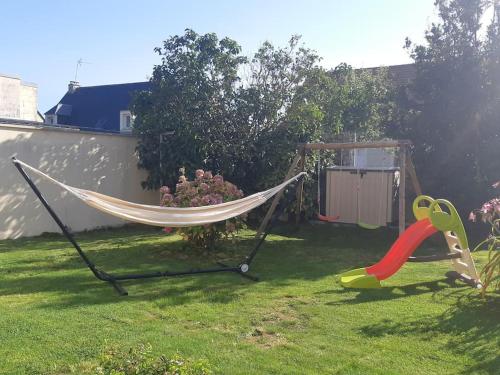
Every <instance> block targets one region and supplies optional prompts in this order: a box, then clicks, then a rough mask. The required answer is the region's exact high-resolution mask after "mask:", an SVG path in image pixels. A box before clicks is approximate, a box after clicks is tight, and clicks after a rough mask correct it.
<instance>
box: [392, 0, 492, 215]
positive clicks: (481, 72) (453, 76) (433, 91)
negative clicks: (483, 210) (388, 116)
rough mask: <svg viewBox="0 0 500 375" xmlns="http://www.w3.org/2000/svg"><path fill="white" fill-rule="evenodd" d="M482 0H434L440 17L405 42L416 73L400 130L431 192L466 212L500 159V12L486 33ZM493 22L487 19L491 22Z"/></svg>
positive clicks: (480, 195) (481, 196)
mask: <svg viewBox="0 0 500 375" xmlns="http://www.w3.org/2000/svg"><path fill="white" fill-rule="evenodd" d="M487 5H489V2H487V1H485V0H452V1H449V0H437V1H436V6H437V7H438V10H439V17H440V21H439V22H438V23H436V24H433V25H432V26H431V27H430V29H429V30H427V32H426V34H425V39H426V42H425V44H423V45H414V44H412V43H411V42H410V41H407V48H408V49H409V50H410V52H411V56H412V58H413V59H414V61H415V66H416V71H417V75H416V79H415V81H414V83H413V84H412V85H410V87H409V90H408V91H407V94H408V95H406V97H405V98H404V100H402V101H401V103H400V105H401V107H400V109H401V110H402V112H403V113H404V117H402V121H401V127H400V128H399V132H397V133H396V134H398V135H400V136H404V137H409V138H410V139H411V140H412V141H413V144H414V147H415V149H414V158H415V160H416V164H417V169H418V172H419V175H420V178H421V181H422V184H423V187H424V189H425V191H426V192H428V193H429V194H433V195H436V196H440V197H448V198H449V199H452V200H454V201H456V202H457V203H458V204H459V206H460V207H461V208H462V210H463V211H468V210H470V209H472V208H473V207H474V206H475V205H476V204H478V202H480V201H481V200H482V199H484V198H485V186H487V185H488V182H490V181H495V180H496V179H498V171H499V167H500V164H499V161H500V138H499V133H500V131H499V129H500V125H499V120H500V118H499V116H498V115H499V111H498V100H499V99H500V96H499V88H498V87H499V81H498V72H499V70H498V48H499V47H498V41H499V39H498V17H497V18H495V19H494V20H493V21H492V22H491V25H490V26H489V32H488V34H487V36H486V37H481V33H480V31H481V20H482V16H483V13H484V10H485V8H486V6H487ZM488 21H489V20H488Z"/></svg>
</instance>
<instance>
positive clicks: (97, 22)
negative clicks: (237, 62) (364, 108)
mask: <svg viewBox="0 0 500 375" xmlns="http://www.w3.org/2000/svg"><path fill="white" fill-rule="evenodd" d="M433 3H434V0H350V1H347V0H344V1H340V0H337V1H334V0H330V1H327V0H324V1H315V0H307V1H306V0H303V1H295V0H288V1H284V0H267V1H261V0H255V1H254V0H246V1H236V0H233V1H223V0H220V1H217V0H212V1H207V0H206V1H194V0H192V1H188V0H186V1H166V0H164V1H150V0H142V1H125V0H122V1H115V0H108V1H94V0H88V1H43V2H42V1H23V0H17V1H14V0H6V1H3V2H2V5H1V12H2V20H1V22H0V73H4V74H10V75H16V76H20V77H21V78H22V79H23V80H25V81H29V82H34V83H36V84H37V85H38V89H39V109H40V111H42V112H45V111H46V110H47V109H49V108H50V107H51V106H52V105H54V104H56V103H57V101H58V100H59V99H60V97H61V96H62V95H63V94H64V93H65V91H66V89H67V84H68V82H69V81H70V80H72V79H74V76H75V67H76V62H77V60H78V59H79V58H83V60H84V61H87V62H90V64H84V65H83V66H82V67H81V69H80V70H79V74H78V80H79V81H80V82H81V84H82V85H84V86H91V85H102V84H110V83H123V82H136V81H143V80H146V79H147V77H148V76H149V75H150V74H151V71H152V68H153V66H154V65H155V64H156V63H158V62H159V59H158V56H157V55H156V54H155V53H154V52H153V48H154V47H156V46H159V45H161V42H162V41H163V40H164V39H166V38H167V37H168V36H171V35H175V34H182V33H183V30H184V29H185V28H192V29H194V30H195V31H196V32H198V33H206V32H215V33H217V34H218V35H219V37H223V36H228V37H230V38H233V39H235V40H236V41H238V42H239V43H240V45H241V46H242V48H243V53H244V54H246V55H252V54H253V53H254V52H255V51H256V50H257V48H258V46H259V45H260V44H261V43H262V42H264V41H265V40H270V41H271V42H273V43H274V44H277V45H283V44H284V43H286V41H287V40H288V39H289V37H290V36H291V35H292V34H301V35H302V36H303V39H302V40H303V42H304V43H305V44H306V46H307V47H310V48H312V49H315V50H316V51H317V52H318V53H319V55H320V56H322V57H323V61H322V64H323V65H324V66H325V67H334V66H335V65H337V64H338V63H340V62H347V63H348V64H351V65H353V66H355V67H370V66H378V65H392V64H402V63H407V62H410V58H409V57H408V54H407V52H406V51H405V50H403V48H402V46H403V44H404V39H405V37H406V36H409V37H410V38H411V39H413V40H416V41H422V40H423V35H424V30H425V29H426V28H427V27H428V26H429V25H430V23H431V22H432V20H434V19H435V18H436V12H435V10H434V6H433Z"/></svg>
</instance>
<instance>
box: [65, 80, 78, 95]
mask: <svg viewBox="0 0 500 375" xmlns="http://www.w3.org/2000/svg"><path fill="white" fill-rule="evenodd" d="M79 87H80V83H79V82H77V81H69V85H68V92H69V93H74V92H75V91H76V89H77V88H79Z"/></svg>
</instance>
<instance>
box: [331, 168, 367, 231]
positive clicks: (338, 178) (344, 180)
mask: <svg viewBox="0 0 500 375" xmlns="http://www.w3.org/2000/svg"><path fill="white" fill-rule="evenodd" d="M326 175H327V178H326V191H327V194H326V215H328V216H339V219H338V221H339V222H341V223H351V224H355V223H357V222H358V218H357V216H358V197H357V194H356V190H357V188H358V178H359V177H358V175H357V174H356V173H355V171H331V170H329V171H327V174H326Z"/></svg>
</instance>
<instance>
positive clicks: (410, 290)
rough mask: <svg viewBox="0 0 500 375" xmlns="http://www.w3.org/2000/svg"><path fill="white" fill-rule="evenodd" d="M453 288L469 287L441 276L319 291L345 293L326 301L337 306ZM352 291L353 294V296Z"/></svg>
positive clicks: (456, 289) (433, 292)
mask: <svg viewBox="0 0 500 375" xmlns="http://www.w3.org/2000/svg"><path fill="white" fill-rule="evenodd" d="M444 289H446V290H452V291H453V290H455V291H457V292H458V291H463V290H464V289H470V286H468V285H466V284H463V283H461V282H460V281H457V280H454V279H449V278H442V279H439V280H433V281H424V282H419V283H414V284H407V285H403V286H394V287H382V288H380V289H354V288H349V289H340V290H338V289H335V290H329V291H324V292H320V293H321V294H337V295H339V294H340V295H342V294H343V295H346V296H347V297H348V298H344V299H341V300H339V301H335V302H327V303H326V305H331V306H338V305H346V304H348V305H357V304H360V303H366V302H373V301H392V300H397V299H400V298H406V297H408V296H417V295H421V294H429V293H432V294H433V295H436V294H437V293H438V292H440V291H442V290H444ZM353 293H357V294H355V296H354V297H353V296H352V295H353Z"/></svg>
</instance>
